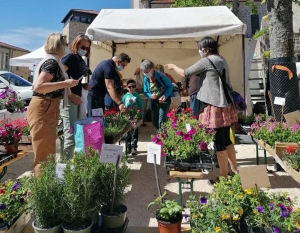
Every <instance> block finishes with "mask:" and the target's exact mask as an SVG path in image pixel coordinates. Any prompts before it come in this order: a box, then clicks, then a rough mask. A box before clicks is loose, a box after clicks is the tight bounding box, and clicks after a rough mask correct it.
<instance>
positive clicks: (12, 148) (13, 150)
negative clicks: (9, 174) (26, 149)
mask: <svg viewBox="0 0 300 233" xmlns="http://www.w3.org/2000/svg"><path fill="white" fill-rule="evenodd" d="M4 149H5V150H6V153H7V154H16V153H18V145H17V146H15V145H14V144H9V145H4Z"/></svg>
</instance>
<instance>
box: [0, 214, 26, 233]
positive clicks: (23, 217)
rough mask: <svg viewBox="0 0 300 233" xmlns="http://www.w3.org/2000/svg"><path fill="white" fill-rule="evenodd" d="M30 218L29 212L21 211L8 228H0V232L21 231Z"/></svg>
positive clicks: (17, 232) (18, 232)
mask: <svg viewBox="0 0 300 233" xmlns="http://www.w3.org/2000/svg"><path fill="white" fill-rule="evenodd" d="M30 219H31V213H23V214H22V215H21V216H20V217H19V218H18V219H17V221H16V222H15V223H14V224H13V225H12V226H11V227H10V228H9V229H8V228H7V227H6V228H2V229H0V233H21V231H22V230H23V228H24V227H25V226H26V224H27V223H28V222H29V221H30Z"/></svg>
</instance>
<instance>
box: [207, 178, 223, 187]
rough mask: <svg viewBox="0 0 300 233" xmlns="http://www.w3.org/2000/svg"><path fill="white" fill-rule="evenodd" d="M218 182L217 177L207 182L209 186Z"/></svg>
mask: <svg viewBox="0 0 300 233" xmlns="http://www.w3.org/2000/svg"><path fill="white" fill-rule="evenodd" d="M219 181H220V179H219V177H217V178H216V179H214V180H209V181H208V184H210V185H212V186H213V185H214V184H215V183H218V182H219Z"/></svg>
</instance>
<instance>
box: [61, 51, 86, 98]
mask: <svg viewBox="0 0 300 233" xmlns="http://www.w3.org/2000/svg"><path fill="white" fill-rule="evenodd" d="M76 56H77V58H76ZM78 59H82V57H80V56H78V55H76V54H73V53H69V54H68V55H66V56H65V57H63V58H62V59H61V62H62V63H63V64H64V65H65V66H67V67H68V70H67V74H68V75H69V78H71V77H72V78H73V79H79V78H80V77H81V73H80V69H79V61H78ZM82 60H83V59H82ZM71 91H72V93H74V94H75V95H79V96H81V92H82V86H81V80H80V81H79V83H78V85H77V86H75V87H72V88H71Z"/></svg>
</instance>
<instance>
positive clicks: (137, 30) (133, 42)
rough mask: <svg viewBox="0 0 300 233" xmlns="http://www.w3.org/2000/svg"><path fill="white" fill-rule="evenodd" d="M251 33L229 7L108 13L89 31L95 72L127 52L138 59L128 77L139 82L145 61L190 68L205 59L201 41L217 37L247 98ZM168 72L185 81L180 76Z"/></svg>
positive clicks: (125, 73) (238, 87) (236, 86)
mask: <svg viewBox="0 0 300 233" xmlns="http://www.w3.org/2000/svg"><path fill="white" fill-rule="evenodd" d="M245 30H246V25H245V24H243V23H242V22H241V21H240V20H239V19H238V18H237V17H236V16H235V15H234V14H233V13H232V12H231V11H230V10H229V9H228V8H227V7H226V6H212V7H190V8H153V9H104V10H101V11H100V13H99V14H98V16H97V17H96V18H95V20H94V21H93V22H92V24H91V25H90V26H89V27H88V28H87V30H86V34H87V35H88V36H89V37H90V38H91V40H92V41H93V44H92V49H91V57H90V66H91V67H90V68H91V69H94V68H95V67H96V66H97V64H98V63H99V62H100V61H102V60H104V59H108V58H111V57H112V56H113V55H115V54H119V53H121V52H125V53H127V54H128V55H129V56H130V57H131V58H132V60H131V62H130V64H129V65H128V66H127V67H126V68H125V69H124V71H122V75H123V78H129V77H134V75H133V74H134V71H135V69H136V68H137V67H139V65H140V62H141V59H143V58H147V59H149V60H152V61H153V62H154V63H155V64H166V63H174V64H176V65H178V66H179V67H182V68H187V67H189V66H191V65H192V64H194V63H195V62H196V61H198V60H199V59H200V55H199V52H198V47H197V42H198V41H200V40H201V38H203V37H205V36H212V37H214V38H215V39H216V40H217V41H218V43H219V52H220V54H221V55H222V56H224V57H225V58H226V60H227V62H228V64H229V67H230V78H231V82H232V85H233V88H234V89H235V90H236V91H238V92H239V93H241V94H242V95H244V96H246V88H245V83H247V82H246V81H245V73H244V72H245V45H244V43H245V42H244V33H245ZM165 72H168V73H170V74H171V75H172V76H173V77H174V78H175V79H176V80H177V81H181V78H180V77H179V76H178V75H176V74H175V73H174V72H172V71H166V70H165ZM249 103H250V102H249ZM249 106H250V104H249Z"/></svg>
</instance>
